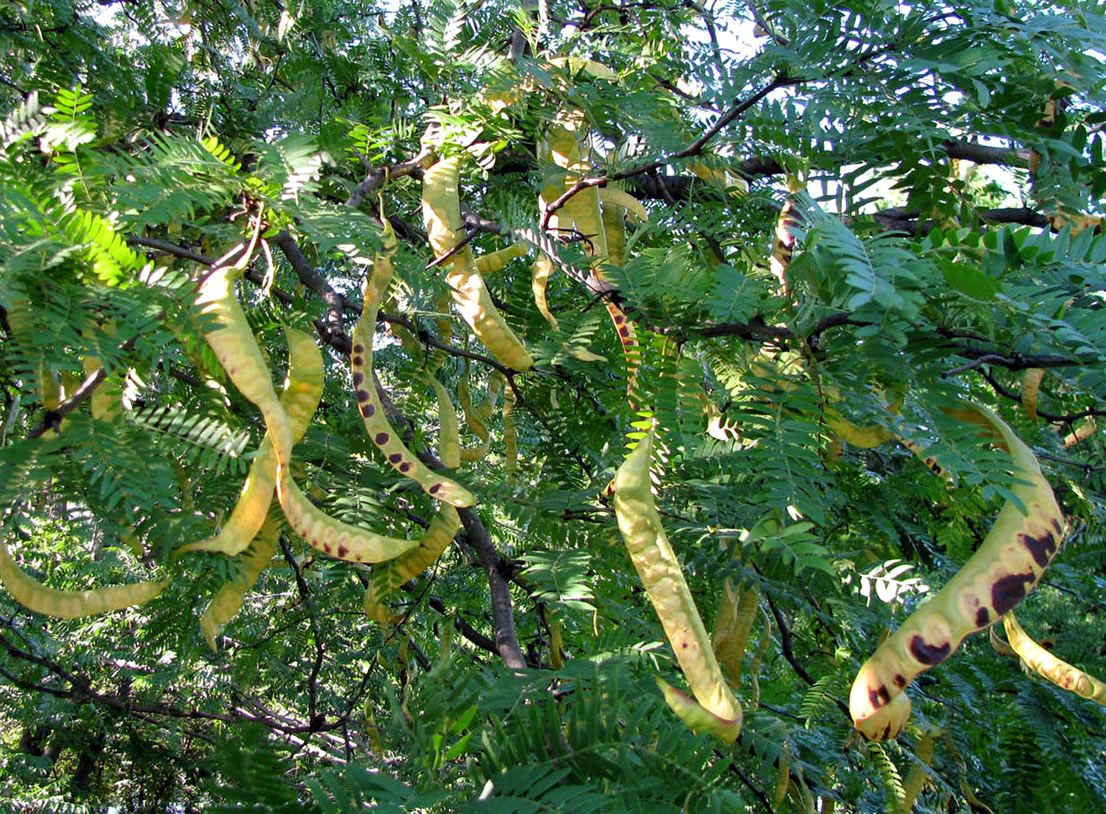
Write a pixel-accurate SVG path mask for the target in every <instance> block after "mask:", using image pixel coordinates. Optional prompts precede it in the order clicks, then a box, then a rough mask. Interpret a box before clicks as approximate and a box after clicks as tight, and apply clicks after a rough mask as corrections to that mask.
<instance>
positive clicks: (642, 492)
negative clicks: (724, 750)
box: [614, 430, 742, 737]
mask: <svg viewBox="0 0 1106 814" xmlns="http://www.w3.org/2000/svg"><path fill="white" fill-rule="evenodd" d="M652 446H653V431H652V430H651V431H650V432H649V434H648V435H646V436H645V438H644V439H642V440H641V441H640V442H639V443H638V445H637V448H636V449H635V450H634V451H633V452H632V453H631V454H630V455H629V457H627V458H626V460H625V461H624V462H623V464H622V466H620V467H619V469H618V473H617V474H616V475H615V481H614V484H615V492H614V510H615V515H616V516H617V518H618V528H619V531H621V532H622V537H623V539H624V540H625V541H626V548H627V549H628V550H629V552H630V559H631V560H632V561H633V563H634V568H635V569H637V572H638V576H640V577H641V582H642V585H643V586H644V587H645V590H646V592H647V593H648V595H649V599H650V600H651V601H652V603H653V607H654V608H655V609H656V611H657V616H658V617H660V621H661V624H662V626H663V627H664V632H665V635H666V636H667V637H668V642H669V644H670V645H671V646H672V650H673V651H674V652H675V654H676V659H677V661H679V663H680V667H681V668H682V669H683V671H684V675H685V677H686V678H687V682H688V684H689V685H690V687H691V691H692V693H693V694H694V695H695V698H696V700H697V701H698V702H699V703H700V704H701V705H702V706H703V708H704V709H705V710H706V711H707V712H708V713H710V714H711V715H713V716H715V717H717V718H721V719H723V720H726V721H729V722H731V723H730V725H731V726H732V727H733V732H734V737H736V731H737V730H740V728H741V722H742V711H741V703H740V702H739V701H738V700H737V698H736V697H735V696H734V694H733V693H732V692H730V689H729V687H728V686H727V685H726V682H725V679H724V678H723V677H722V670H721V668H720V667H719V666H718V661H717V660H716V659H715V657H714V651H713V650H712V649H711V644H710V637H709V636H708V635H707V631H706V628H705V627H704V626H703V620H702V619H701V618H700V616H699V610H698V608H697V607H696V606H695V601H694V599H693V598H692V596H691V589H690V588H688V585H687V581H686V580H685V579H684V575H683V570H682V569H681V568H680V563H679V560H677V559H676V554H675V552H674V551H673V550H672V546H671V545H670V544H669V542H668V538H667V537H666V536H665V533H664V529H663V527H662V526H661V522H660V516H659V515H658V514H657V510H656V507H655V505H654V503H653V493H652V491H651V489H650V485H649V460H650V455H651V450H652ZM681 717H684V716H683V715H681Z"/></svg>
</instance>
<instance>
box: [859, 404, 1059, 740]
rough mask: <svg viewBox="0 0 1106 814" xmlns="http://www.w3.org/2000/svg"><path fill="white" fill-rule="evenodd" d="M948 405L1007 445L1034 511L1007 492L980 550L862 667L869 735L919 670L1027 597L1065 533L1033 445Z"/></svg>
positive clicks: (863, 726) (996, 422) (990, 417)
mask: <svg viewBox="0 0 1106 814" xmlns="http://www.w3.org/2000/svg"><path fill="white" fill-rule="evenodd" d="M945 412H946V413H948V414H949V415H951V416H952V417H954V418H957V419H959V420H961V421H966V422H970V423H974V424H979V425H981V426H983V427H984V428H986V429H987V431H988V433H989V434H990V435H991V436H992V438H993V440H996V441H998V442H999V444H1000V445H1001V446H1003V447H1005V448H1006V450H1007V451H1008V452H1009V453H1010V455H1011V458H1012V459H1013V466H1014V474H1015V475H1016V476H1017V479H1018V481H1020V483H1017V484H1015V485H1014V486H1013V487H1011V491H1012V492H1013V493H1014V495H1015V496H1016V497H1017V499H1018V500H1019V501H1020V502H1021V503H1022V505H1024V506H1025V508H1026V511H1027V512H1028V514H1023V513H1022V510H1021V509H1020V508H1019V507H1018V505H1017V504H1016V503H1014V502H1013V501H1012V500H1008V501H1007V502H1006V504H1005V505H1004V506H1003V507H1002V510H1001V511H1000V512H999V515H998V518H997V519H996V520H995V524H994V525H993V526H992V527H991V530H990V531H989V532H988V533H987V536H986V538H985V539H984V541H983V544H982V545H981V546H980V547H979V549H978V550H977V551H976V552H975V554H973V555H972V556H971V558H970V559H969V560H968V561H967V562H966V563H965V564H964V566H963V567H962V568H961V569H960V570H959V571H958V572H957V573H956V575H955V576H954V577H953V578H952V579H951V580H949V582H948V584H947V585H945V586H944V587H943V588H942V589H941V590H940V591H939V592H938V593H937V595H936V596H934V597H933V599H931V600H930V601H929V602H927V603H926V604H924V605H922V606H921V607H920V608H918V609H917V610H916V611H914V613H912V614H911V615H910V617H909V618H907V620H906V621H905V622H904V623H903V624H902V627H900V628H899V629H898V630H897V631H895V633H893V634H892V635H891V636H889V637H888V638H887V639H886V641H884V642H883V644H881V645H880V646H879V647H878V648H877V649H876V652H875V653H874V654H873V655H872V656H871V658H869V659H868V660H867V661H866V662H865V663H864V665H863V666H862V667H861V668H860V671H859V672H858V673H857V676H856V679H855V681H854V682H853V686H852V691H851V692H850V695H849V712H850V713H851V715H852V718H853V724H854V726H856V727H857V728H858V729H860V730H861V731H863V732H864V733H865V734H866V735H867V736H868V737H873V733H872V730H873V729H875V730H877V731H876V732H875V734H876V736H877V739H878V735H879V734H880V733H881V732H882V731H883V729H884V727H879V726H876V725H875V724H870V723H866V722H867V721H869V719H871V718H873V717H875V716H879V715H881V713H882V712H883V710H885V708H886V707H887V706H888V704H889V703H890V702H892V701H893V700H894V699H895V698H897V697H898V696H899V695H900V694H901V693H902V691H903V688H904V687H906V685H907V684H909V683H910V682H911V681H912V680H913V679H914V677H915V676H916V675H918V673H920V672H922V671H923V670H928V669H930V668H931V667H934V666H935V665H937V664H940V663H941V662H942V661H944V660H945V659H947V658H948V657H949V656H950V655H952V653H953V651H954V650H956V648H957V647H958V646H959V645H960V642H962V641H963V640H964V637H966V636H967V635H968V634H969V633H972V632H974V631H976V630H982V629H983V628H985V627H987V626H988V625H991V624H992V623H994V622H995V621H996V620H997V619H998V618H999V617H1000V616H1002V615H1003V614H1005V613H1007V612H1008V611H1010V610H1011V609H1012V608H1013V607H1014V606H1015V605H1017V604H1018V602H1020V601H1021V600H1022V599H1023V598H1024V597H1025V595H1026V594H1027V593H1028V592H1029V591H1030V590H1031V589H1032V588H1033V586H1034V585H1036V584H1037V581H1038V580H1039V579H1040V577H1041V574H1043V573H1044V570H1045V568H1046V567H1048V564H1049V563H1050V562H1051V561H1052V558H1053V557H1054V556H1055V555H1056V552H1057V550H1058V549H1059V547H1060V542H1061V540H1062V538H1063V532H1064V523H1063V515H1062V513H1061V512H1060V507H1059V506H1058V505H1057V503H1056V498H1055V497H1054V496H1053V494H1052V489H1051V488H1049V485H1048V482H1047V481H1045V479H1044V477H1043V476H1042V475H1041V469H1040V466H1039V465H1038V463H1037V459H1036V458H1035V457H1034V456H1033V453H1032V451H1031V450H1030V449H1029V447H1027V446H1026V445H1025V444H1024V443H1022V441H1021V440H1020V439H1019V438H1018V437H1017V436H1016V435H1014V432H1013V430H1011V429H1010V427H1008V426H1007V425H1006V423H1005V422H1003V421H1002V419H1000V418H999V417H998V416H996V415H995V414H994V413H992V412H990V411H989V410H985V409H983V408H982V407H978V406H974V405H972V406H970V407H964V408H956V409H950V410H946V411H945ZM891 729H893V727H891Z"/></svg>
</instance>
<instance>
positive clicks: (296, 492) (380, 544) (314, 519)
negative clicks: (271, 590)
mask: <svg viewBox="0 0 1106 814" xmlns="http://www.w3.org/2000/svg"><path fill="white" fill-rule="evenodd" d="M277 485H278V487H279V490H278V494H279V495H280V500H281V504H280V505H281V508H283V509H284V516H285V517H287V518H288V524H289V525H290V526H291V527H292V528H293V530H295V532H296V534H298V535H299V536H300V537H302V538H303V540H304V542H306V543H307V544H308V545H309V546H311V547H312V548H314V549H316V550H318V551H322V552H323V553H324V554H328V555H330V556H331V557H334V558H335V559H339V560H345V561H346V562H383V561H384V560H390V559H393V558H395V557H398V556H399V555H400V554H402V553H403V552H404V551H407V550H408V549H410V548H414V547H415V546H417V545H418V544H419V541H418V540H417V539H416V540H401V539H399V538H396V537H386V536H384V535H382V534H377V533H375V532H372V531H368V530H366V529H362V528H359V527H357V526H351V525H350V524H349V523H343V522H342V521H340V520H336V519H334V518H333V517H331V516H329V515H328V514H326V513H325V512H323V511H322V509H320V508H318V507H317V506H316V505H315V504H314V503H312V502H311V501H310V500H308V499H307V496H306V495H304V493H303V492H302V491H301V490H300V488H299V486H298V485H297V484H296V482H295V481H294V480H292V476H291V473H290V472H289V470H288V468H287V467H283V468H281V469H280V470H279V481H278V484H277Z"/></svg>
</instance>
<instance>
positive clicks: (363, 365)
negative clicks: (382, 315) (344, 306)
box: [350, 252, 476, 506]
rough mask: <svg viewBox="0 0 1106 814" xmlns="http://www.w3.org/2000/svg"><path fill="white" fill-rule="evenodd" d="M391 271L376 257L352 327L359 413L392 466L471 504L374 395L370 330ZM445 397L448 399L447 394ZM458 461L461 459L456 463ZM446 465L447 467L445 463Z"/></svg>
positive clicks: (439, 495) (445, 497)
mask: <svg viewBox="0 0 1106 814" xmlns="http://www.w3.org/2000/svg"><path fill="white" fill-rule="evenodd" d="M392 274H393V267H392V262H391V260H390V259H389V258H388V255H387V252H385V253H383V254H380V255H378V256H377V257H376V259H375V260H374V262H373V272H372V276H371V277H370V278H369V279H368V280H366V281H365V286H364V306H363V309H362V311H361V318H360V319H359V320H358V321H357V324H356V325H355V326H354V329H353V352H352V353H351V354H350V368H351V370H352V371H353V388H354V395H355V396H356V398H357V408H358V410H359V411H360V412H361V418H362V419H363V420H364V422H365V430H366V431H367V432H368V434H369V438H370V439H371V440H372V442H373V444H375V445H376V448H377V449H379V450H380V454H381V455H383V456H384V459H385V460H386V461H387V462H388V463H389V464H391V466H392V468H393V469H395V470H396V471H397V472H399V473H400V474H401V475H404V476H406V477H408V478H411V479H412V480H413V481H415V482H416V483H418V484H419V486H421V487H422V489H423V491H424V492H426V493H427V494H428V495H430V496H431V497H433V498H436V499H438V500H441V501H443V502H445V503H449V504H450V505H453V506H471V505H472V504H473V503H475V502H476V498H475V497H474V496H473V494H472V492H470V491H469V490H468V489H466V488H465V487H463V486H461V484H459V483H457V482H456V481H455V480H453V479H452V478H447V477H446V476H444V475H442V474H440V473H437V472H434V471H432V470H431V469H429V468H428V467H427V466H426V465H425V464H423V463H422V462H421V461H420V460H419V459H418V458H417V457H415V454H414V453H413V452H411V450H410V449H408V448H407V445H406V444H404V443H403V440H402V439H401V438H400V437H399V434H398V433H397V432H396V431H395V428H393V427H392V425H391V422H389V421H388V418H387V416H385V414H384V406H383V404H382V403H381V401H380V398H379V397H378V396H377V393H376V386H375V383H374V382H373V374H372V365H373V346H372V342H373V333H374V331H375V329H376V315H377V312H378V311H379V308H380V302H381V301H382V300H383V298H384V294H385V292H386V291H387V290H388V284H389V283H390V282H391V279H392ZM430 375H432V374H430ZM435 381H437V380H436V379H435ZM446 398H447V400H448V396H447V397H446ZM451 406H452V405H451ZM454 419H456V416H454ZM459 463H460V461H458V462H457V464H455V465H459ZM446 465H447V466H449V464H448V463H447V464H446Z"/></svg>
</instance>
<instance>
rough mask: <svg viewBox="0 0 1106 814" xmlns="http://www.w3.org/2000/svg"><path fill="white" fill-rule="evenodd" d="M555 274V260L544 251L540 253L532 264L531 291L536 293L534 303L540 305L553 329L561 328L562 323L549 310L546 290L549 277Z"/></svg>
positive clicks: (539, 309)
mask: <svg viewBox="0 0 1106 814" xmlns="http://www.w3.org/2000/svg"><path fill="white" fill-rule="evenodd" d="M552 276H553V261H552V260H550V259H549V256H548V255H546V254H544V253H539V254H538V256H537V258H536V259H535V260H534V262H533V264H532V265H531V266H530V291H531V292H533V294H534V305H536V306H537V307H538V311H539V312H540V313H541V315H542V316H543V317H545V321H546V322H548V323H549V325H550V326H551V327H552V328H553V330H555V331H557V330H560V327H561V326H560V325H559V324H558V323H557V318H556V317H555V316H553V312H552V311H550V310H549V299H548V298H547V297H546V295H545V290H546V288H547V287H548V286H549V278H550V277H552Z"/></svg>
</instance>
